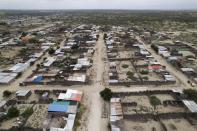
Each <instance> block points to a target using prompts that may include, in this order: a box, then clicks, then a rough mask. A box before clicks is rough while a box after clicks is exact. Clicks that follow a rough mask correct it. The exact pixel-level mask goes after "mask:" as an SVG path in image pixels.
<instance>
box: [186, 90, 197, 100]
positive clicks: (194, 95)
mask: <svg viewBox="0 0 197 131" xmlns="http://www.w3.org/2000/svg"><path fill="white" fill-rule="evenodd" d="M183 92H184V94H185V95H186V96H187V97H188V98H189V99H191V100H194V101H195V102H197V90H194V89H185V90H184V91H183Z"/></svg>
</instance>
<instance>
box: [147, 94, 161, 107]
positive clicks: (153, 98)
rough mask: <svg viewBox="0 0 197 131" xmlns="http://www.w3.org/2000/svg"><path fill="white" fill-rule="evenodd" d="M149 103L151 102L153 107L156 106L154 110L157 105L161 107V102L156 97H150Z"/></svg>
mask: <svg viewBox="0 0 197 131" xmlns="http://www.w3.org/2000/svg"><path fill="white" fill-rule="evenodd" d="M149 101H150V103H151V105H152V106H154V108H155V107H156V106H157V105H160V104H161V101H160V100H159V99H158V98H157V97H156V96H150V97H149Z"/></svg>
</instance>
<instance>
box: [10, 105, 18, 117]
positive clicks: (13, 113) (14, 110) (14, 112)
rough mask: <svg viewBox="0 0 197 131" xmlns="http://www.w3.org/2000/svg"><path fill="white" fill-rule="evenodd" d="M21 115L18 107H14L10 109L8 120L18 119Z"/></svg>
mask: <svg viewBox="0 0 197 131" xmlns="http://www.w3.org/2000/svg"><path fill="white" fill-rule="evenodd" d="M19 114H20V111H19V110H18V109H17V108H16V107H13V106H12V107H10V108H9V109H8V113H7V116H8V118H14V117H18V116H19Z"/></svg>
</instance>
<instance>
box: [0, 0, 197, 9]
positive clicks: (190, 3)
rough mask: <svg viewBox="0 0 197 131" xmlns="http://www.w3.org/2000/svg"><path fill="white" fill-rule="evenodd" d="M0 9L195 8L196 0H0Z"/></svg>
mask: <svg viewBox="0 0 197 131" xmlns="http://www.w3.org/2000/svg"><path fill="white" fill-rule="evenodd" d="M0 9H175V10H176V9H197V0H0Z"/></svg>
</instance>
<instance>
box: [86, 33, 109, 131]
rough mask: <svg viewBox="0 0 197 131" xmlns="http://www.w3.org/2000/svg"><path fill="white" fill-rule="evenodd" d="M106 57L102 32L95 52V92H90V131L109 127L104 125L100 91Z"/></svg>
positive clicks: (98, 130)
mask: <svg viewBox="0 0 197 131" xmlns="http://www.w3.org/2000/svg"><path fill="white" fill-rule="evenodd" d="M104 57H106V50H105V45H104V40H103V34H100V37H99V40H98V42H97V44H96V52H95V54H94V64H93V68H94V70H95V72H96V76H95V79H94V82H93V85H92V88H95V89H94V91H93V92H91V93H90V94H89V98H90V99H91V105H90V114H89V118H88V120H89V122H88V127H87V128H88V131H93V130H94V131H106V130H107V127H106V126H103V125H102V118H101V111H102V99H101V98H100V95H99V92H100V91H101V90H103V89H104V86H103V74H104V72H105V71H104V69H105V63H104V61H103V58H104Z"/></svg>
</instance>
